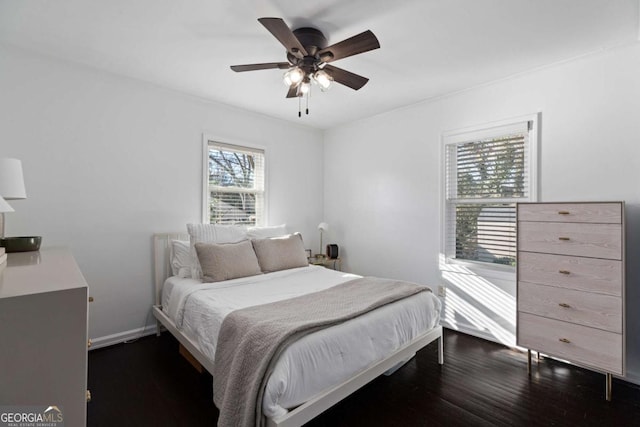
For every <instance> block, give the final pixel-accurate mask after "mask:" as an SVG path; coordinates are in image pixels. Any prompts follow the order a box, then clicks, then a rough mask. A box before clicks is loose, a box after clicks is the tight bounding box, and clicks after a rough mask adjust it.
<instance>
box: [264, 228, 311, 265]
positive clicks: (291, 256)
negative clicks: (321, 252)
mask: <svg viewBox="0 0 640 427" xmlns="http://www.w3.org/2000/svg"><path fill="white" fill-rule="evenodd" d="M252 242H253V249H254V250H255V251H256V256H257V257H258V263H259V264H260V268H261V269H262V272H263V273H271V272H273V271H280V270H287V269H289V268H296V267H306V266H308V265H309V260H308V259H307V253H306V251H305V250H304V243H302V236H301V235H300V234H298V233H296V234H292V235H290V236H286V237H275V238H272V239H257V240H253V241H252Z"/></svg>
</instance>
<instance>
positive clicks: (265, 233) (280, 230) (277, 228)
mask: <svg viewBox="0 0 640 427" xmlns="http://www.w3.org/2000/svg"><path fill="white" fill-rule="evenodd" d="M287 234H289V233H287V224H282V225H272V226H268V227H249V228H247V237H249V238H250V239H269V238H271V237H281V236H285V235H287Z"/></svg>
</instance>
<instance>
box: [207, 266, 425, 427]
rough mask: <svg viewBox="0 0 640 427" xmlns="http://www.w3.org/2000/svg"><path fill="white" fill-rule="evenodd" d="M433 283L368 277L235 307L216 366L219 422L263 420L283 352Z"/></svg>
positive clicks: (252, 423)
mask: <svg viewBox="0 0 640 427" xmlns="http://www.w3.org/2000/svg"><path fill="white" fill-rule="evenodd" d="M428 290H429V288H427V287H425V286H419V285H416V284H413V283H407V282H401V281H395V280H388V279H379V278H372V277H365V278H360V279H355V280H351V281H348V282H346V283H343V284H340V285H337V286H334V287H332V288H329V289H326V290H324V291H320V292H315V293H312V294H307V295H302V296H300V297H296V298H292V299H288V300H283V301H277V302H274V303H270V304H264V305H259V306H253V307H247V308H243V309H240V310H236V311H233V312H231V313H230V314H229V315H227V317H226V318H225V319H224V321H223V322H222V326H221V329H220V334H219V335H218V346H217V350H216V356H215V361H214V371H213V400H214V402H215V404H216V406H217V407H218V409H219V410H220V416H219V418H218V426H224V427H226V426H246V427H253V426H257V425H263V424H264V423H265V418H264V416H263V415H262V397H263V393H264V390H265V387H266V383H267V380H268V379H269V376H270V375H271V372H272V371H273V368H274V366H275V362H276V361H277V360H278V357H279V355H280V354H281V353H282V352H283V351H284V350H285V349H286V347H287V346H288V345H290V344H291V343H293V342H294V341H296V340H298V339H300V338H301V337H302V336H304V335H306V334H309V333H311V332H315V331H317V330H319V329H322V328H326V327H329V326H333V325H335V324H338V323H340V322H344V321H345V320H349V319H351V318H354V317H356V316H359V315H361V314H364V313H366V312H368V311H371V310H373V309H375V308H378V307H380V306H383V305H385V304H389V303H391V302H394V301H397V300H399V299H402V298H406V297H409V296H411V295H414V294H417V293H419V292H423V291H428Z"/></svg>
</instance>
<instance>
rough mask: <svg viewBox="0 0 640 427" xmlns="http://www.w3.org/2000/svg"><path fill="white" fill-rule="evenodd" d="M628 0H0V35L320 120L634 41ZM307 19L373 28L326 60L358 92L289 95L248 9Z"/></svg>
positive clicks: (275, 56) (201, 93)
mask: <svg viewBox="0 0 640 427" xmlns="http://www.w3.org/2000/svg"><path fill="white" fill-rule="evenodd" d="M639 15H640V14H639V6H638V0H396V1H391V0H330V1H300V0H207V1H205V0H181V1H178V0H28V1H27V0H0V43H5V44H8V45H14V46H19V47H23V48H26V49H29V50H35V51H38V52H42V53H45V54H47V55H51V56H55V57H59V58H63V59H67V60H71V61H74V62H79V63H82V64H87V65H90V66H92V67H96V68H100V69H104V70H107V71H110V72H114V73H117V74H121V75H125V76H130V77H133V78H136V79H140V80H145V81H149V82H152V83H155V84H158V85H161V86H164V87H167V88H171V89H175V90H178V91H182V92H186V93H189V94H192V95H196V96H198V97H201V98H205V99H209V100H213V101H217V102H222V103H225V104H229V105H233V106H236V107H240V108H243V109H247V110H252V111H256V112H259V113H263V114H266V115H269V116H273V117H279V118H282V119H285V120H290V121H292V122H294V123H299V124H303V125H308V126H313V127H316V128H321V129H326V128H330V127H333V126H337V125H340V124H342V123H346V122H350V121H354V120H358V119H361V118H364V117H369V116H372V115H375V114H378V113H382V112H385V111H389V110H392V109H395V108H398V107H402V106H405V105H409V104H412V103H416V102H419V101H421V100H425V99H429V98H433V97H437V96H441V95H444V94H448V93H452V92H456V91H460V90H464V89H466V88H469V87H473V86H477V85H480V84H483V83H487V82H491V81H494V80H498V79H502V78H505V77H508V76H511V75H514V74H517V73H522V72H526V71H528V70H532V69H535V68H539V67H543V66H545V65H549V64H553V63H557V62H559V61H564V60H567V59H570V58H575V57H577V56H580V55H584V54H588V53H591V52H595V51H598V50H602V49H607V48H611V47H614V46H619V45H623V44H629V43H634V42H637V41H638V18H639ZM260 17H281V18H283V19H284V20H285V22H287V24H289V26H290V27H291V28H298V27H302V26H313V27H316V28H318V29H320V30H321V31H322V32H323V33H324V34H325V36H327V38H328V39H329V44H333V43H335V42H338V41H341V40H343V39H345V38H348V37H351V36H353V35H355V34H358V33H360V32H362V31H364V30H367V29H370V30H371V31H373V32H374V33H375V34H376V36H377V37H378V39H379V40H380V44H381V48H380V49H377V50H374V51H371V52H367V53H364V54H361V55H357V56H354V57H351V58H345V59H342V60H339V61H336V62H335V63H334V65H336V66H338V67H340V68H344V69H347V70H349V71H352V72H354V73H356V74H360V75H363V76H365V77H369V78H370V79H371V80H370V81H369V83H368V84H367V85H366V86H364V87H363V88H362V89H360V90H359V91H354V90H352V89H349V88H346V87H344V86H341V85H334V87H333V88H332V89H331V90H330V91H329V92H327V93H320V92H319V91H317V90H316V91H315V92H313V93H312V97H311V100H310V115H309V116H304V115H303V117H302V118H298V115H297V112H298V102H297V100H296V99H285V94H286V92H287V88H286V87H285V86H284V85H283V83H282V71H281V70H261V71H253V72H245V73H235V72H233V71H231V70H230V69H229V66H230V65H234V64H250V63H260V62H278V61H284V60H285V50H284V48H283V47H282V46H281V45H280V44H279V43H278V41H277V40H276V39H275V38H274V37H273V36H272V35H271V34H270V33H269V32H268V31H267V30H266V29H265V28H264V27H263V26H262V25H260V24H259V23H258V22H257V18H260Z"/></svg>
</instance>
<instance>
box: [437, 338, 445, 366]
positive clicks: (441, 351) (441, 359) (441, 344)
mask: <svg viewBox="0 0 640 427" xmlns="http://www.w3.org/2000/svg"><path fill="white" fill-rule="evenodd" d="M438 363H439V364H440V365H442V364H444V335H442V334H440V337H439V338H438Z"/></svg>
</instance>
